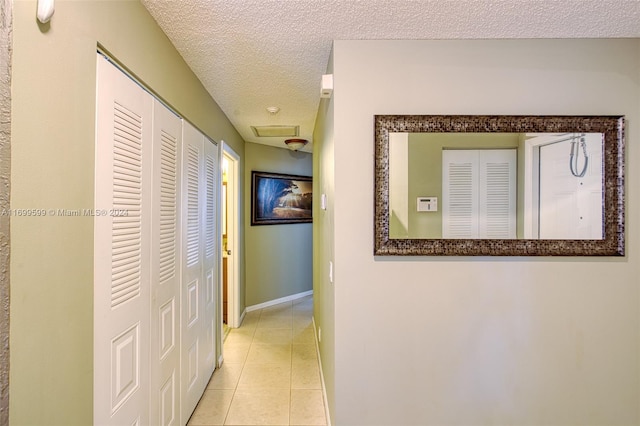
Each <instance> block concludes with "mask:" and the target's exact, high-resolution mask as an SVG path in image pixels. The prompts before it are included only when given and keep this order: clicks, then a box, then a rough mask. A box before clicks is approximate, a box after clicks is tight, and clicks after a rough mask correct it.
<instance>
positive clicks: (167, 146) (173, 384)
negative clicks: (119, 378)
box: [149, 100, 182, 426]
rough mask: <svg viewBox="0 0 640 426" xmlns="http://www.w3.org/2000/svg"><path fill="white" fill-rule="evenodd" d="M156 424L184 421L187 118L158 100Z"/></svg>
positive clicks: (153, 404)
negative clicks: (182, 233) (182, 216)
mask: <svg viewBox="0 0 640 426" xmlns="http://www.w3.org/2000/svg"><path fill="white" fill-rule="evenodd" d="M153 112H154V122H153V165H154V167H153V194H154V197H153V213H154V214H153V218H152V250H151V345H150V352H151V361H150V367H151V372H152V374H151V396H150V403H151V410H150V423H149V424H151V425H158V426H168V425H176V426H177V425H179V424H180V243H179V242H180V239H179V213H180V204H179V201H180V199H179V190H180V160H181V149H182V120H181V119H180V117H178V116H177V115H175V114H173V113H172V112H171V111H169V109H167V108H166V107H165V106H164V105H162V104H161V103H160V102H159V101H158V100H154V104H153Z"/></svg>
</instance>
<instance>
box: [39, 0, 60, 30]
mask: <svg viewBox="0 0 640 426" xmlns="http://www.w3.org/2000/svg"><path fill="white" fill-rule="evenodd" d="M54 3H55V0H38V10H37V12H36V16H37V17H38V21H40V22H41V23H43V24H46V23H47V22H49V21H50V20H51V17H52V16H53V12H55V10H56V9H55V4H54Z"/></svg>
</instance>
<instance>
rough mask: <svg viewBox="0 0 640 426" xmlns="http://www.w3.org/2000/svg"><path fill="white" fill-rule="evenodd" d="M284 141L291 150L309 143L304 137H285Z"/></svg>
mask: <svg viewBox="0 0 640 426" xmlns="http://www.w3.org/2000/svg"><path fill="white" fill-rule="evenodd" d="M284 143H285V144H286V145H287V148H289V149H290V150H291V151H297V150H299V149H300V148H302V147H303V146H305V145H306V144H308V143H309V141H308V140H306V139H285V141H284Z"/></svg>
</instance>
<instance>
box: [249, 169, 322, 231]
mask: <svg viewBox="0 0 640 426" xmlns="http://www.w3.org/2000/svg"><path fill="white" fill-rule="evenodd" d="M312 183H313V179H312V177H311V176H299V175H288V174H282V173H271V172H261V171H252V172H251V225H280V224H290V223H311V222H312V221H313V214H312V206H313V192H312Z"/></svg>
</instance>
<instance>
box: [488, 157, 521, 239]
mask: <svg viewBox="0 0 640 426" xmlns="http://www.w3.org/2000/svg"><path fill="white" fill-rule="evenodd" d="M516 155H517V154H516V150H515V149H488V150H483V151H480V156H479V164H478V167H479V169H480V170H479V174H480V179H479V200H478V204H479V213H480V220H479V221H478V227H479V232H478V234H479V236H480V238H489V239H511V238H516V179H517V176H516V161H517V157H516Z"/></svg>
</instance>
